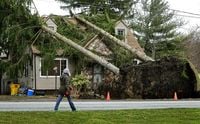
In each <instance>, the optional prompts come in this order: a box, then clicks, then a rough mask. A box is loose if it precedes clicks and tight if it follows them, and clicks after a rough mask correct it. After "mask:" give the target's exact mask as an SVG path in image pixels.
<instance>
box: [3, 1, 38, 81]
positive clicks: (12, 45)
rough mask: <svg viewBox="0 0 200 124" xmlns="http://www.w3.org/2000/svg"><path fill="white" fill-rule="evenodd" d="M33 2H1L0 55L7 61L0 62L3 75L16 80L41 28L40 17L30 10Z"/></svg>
mask: <svg viewBox="0 0 200 124" xmlns="http://www.w3.org/2000/svg"><path fill="white" fill-rule="evenodd" d="M30 5H31V0H1V1H0V53H5V54H6V56H7V60H6V61H2V60H1V61H0V68H1V73H3V72H7V75H10V76H11V77H13V78H16V77H17V76H18V74H19V71H20V70H23V68H24V64H25V63H26V62H27V60H28V59H29V55H28V53H27V52H26V51H27V48H28V46H30V44H31V42H30V40H31V38H32V37H33V36H34V34H35V33H36V32H37V30H38V28H39V22H38V17H37V16H36V15H32V14H31V11H30V9H29V7H30Z"/></svg>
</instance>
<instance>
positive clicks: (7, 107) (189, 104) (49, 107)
mask: <svg viewBox="0 0 200 124" xmlns="http://www.w3.org/2000/svg"><path fill="white" fill-rule="evenodd" d="M54 104H55V102H52V101H50V102H0V111H53V107H54ZM74 104H75V106H76V107H77V110H78V111H84V110H120V109H163V108H200V101H199V100H198V101H197V100H196V101H189V100H182V101H75V102H74ZM59 110H60V111H66V110H67V111H69V110H70V108H69V105H68V103H66V101H62V102H61V104H60V109H59Z"/></svg>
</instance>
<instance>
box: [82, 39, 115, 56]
mask: <svg viewBox="0 0 200 124" xmlns="http://www.w3.org/2000/svg"><path fill="white" fill-rule="evenodd" d="M103 40H104V38H101V37H100V36H99V35H95V36H94V37H93V38H92V39H91V40H89V41H88V42H87V44H86V45H85V46H84V48H86V49H88V50H91V51H94V52H96V53H98V54H99V55H102V56H109V55H111V54H112V51H111V50H110V49H109V48H108V47H107V46H106V44H105V43H104V41H103Z"/></svg>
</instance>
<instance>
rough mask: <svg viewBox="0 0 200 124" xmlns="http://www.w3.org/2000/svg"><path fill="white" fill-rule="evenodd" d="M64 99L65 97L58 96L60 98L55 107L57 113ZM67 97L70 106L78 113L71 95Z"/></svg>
mask: <svg viewBox="0 0 200 124" xmlns="http://www.w3.org/2000/svg"><path fill="white" fill-rule="evenodd" d="M63 97H64V96H63V95H58V98H57V100H56V105H55V107H54V110H55V111H56V110H58V107H59V105H60V102H61V101H62V99H63ZM66 97H67V100H68V102H69V105H70V107H71V109H72V111H76V108H75V106H74V104H73V102H72V99H71V97H70V95H67V96H66Z"/></svg>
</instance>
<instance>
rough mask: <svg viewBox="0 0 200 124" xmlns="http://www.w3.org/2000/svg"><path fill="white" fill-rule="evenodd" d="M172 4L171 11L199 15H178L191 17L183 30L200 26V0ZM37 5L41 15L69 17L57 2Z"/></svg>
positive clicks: (48, 0) (38, 0) (176, 0)
mask: <svg viewBox="0 0 200 124" xmlns="http://www.w3.org/2000/svg"><path fill="white" fill-rule="evenodd" d="M167 1H168V2H169V4H170V8H171V9H175V10H181V11H185V12H190V13H195V14H199V16H198V15H196V16H198V17H199V18H192V17H191V16H195V15H191V14H187V13H180V12H179V13H178V14H179V15H186V16H189V17H184V20H185V21H187V22H188V24H187V26H185V27H183V30H189V29H190V28H191V27H193V26H196V25H200V0H167ZM34 2H35V5H36V7H37V9H38V11H39V14H40V15H49V14H56V15H67V14H68V12H67V11H64V10H62V9H60V5H61V3H59V2H56V1H55V0H34Z"/></svg>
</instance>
